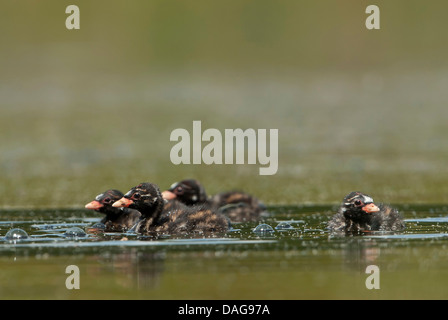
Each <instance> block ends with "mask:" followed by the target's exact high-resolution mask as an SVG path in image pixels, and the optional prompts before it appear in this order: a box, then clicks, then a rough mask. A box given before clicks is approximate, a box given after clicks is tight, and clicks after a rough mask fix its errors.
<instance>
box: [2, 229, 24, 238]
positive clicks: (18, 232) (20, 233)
mask: <svg viewBox="0 0 448 320" xmlns="http://www.w3.org/2000/svg"><path fill="white" fill-rule="evenodd" d="M28 238H29V236H28V233H26V231H25V230H22V229H19V228H14V229H11V230H9V231H8V232H7V233H6V235H5V239H6V240H10V241H11V240H12V241H16V240H23V239H28Z"/></svg>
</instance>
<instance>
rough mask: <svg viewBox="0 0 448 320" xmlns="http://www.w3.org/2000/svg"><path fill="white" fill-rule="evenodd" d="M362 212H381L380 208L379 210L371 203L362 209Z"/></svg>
mask: <svg viewBox="0 0 448 320" xmlns="http://www.w3.org/2000/svg"><path fill="white" fill-rule="evenodd" d="M362 210H363V211H365V212H367V213H373V212H378V211H380V208H378V207H377V206H376V205H375V204H374V203H369V204H366V205H365V206H364V207H362Z"/></svg>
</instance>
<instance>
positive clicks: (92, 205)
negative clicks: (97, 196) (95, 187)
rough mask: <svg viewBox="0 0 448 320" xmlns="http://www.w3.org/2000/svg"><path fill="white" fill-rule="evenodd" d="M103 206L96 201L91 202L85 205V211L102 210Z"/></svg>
mask: <svg viewBox="0 0 448 320" xmlns="http://www.w3.org/2000/svg"><path fill="white" fill-rule="evenodd" d="M102 207H103V205H102V204H101V203H100V202H99V201H96V200H93V201H92V202H89V203H88V204H86V209H90V210H98V209H99V208H102Z"/></svg>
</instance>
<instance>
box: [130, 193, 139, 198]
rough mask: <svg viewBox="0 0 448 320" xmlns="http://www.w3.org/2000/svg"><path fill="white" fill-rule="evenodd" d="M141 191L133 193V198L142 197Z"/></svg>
mask: <svg viewBox="0 0 448 320" xmlns="http://www.w3.org/2000/svg"><path fill="white" fill-rule="evenodd" d="M140 197H141V196H140V193H134V194H133V195H132V198H134V199H140Z"/></svg>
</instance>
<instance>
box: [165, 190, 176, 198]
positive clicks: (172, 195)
mask: <svg viewBox="0 0 448 320" xmlns="http://www.w3.org/2000/svg"><path fill="white" fill-rule="evenodd" d="M162 197H163V199H166V200H173V199H175V198H176V194H175V193H173V192H171V191H168V190H166V191H163V192H162Z"/></svg>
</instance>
